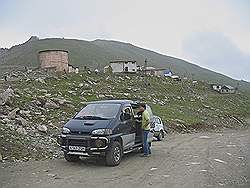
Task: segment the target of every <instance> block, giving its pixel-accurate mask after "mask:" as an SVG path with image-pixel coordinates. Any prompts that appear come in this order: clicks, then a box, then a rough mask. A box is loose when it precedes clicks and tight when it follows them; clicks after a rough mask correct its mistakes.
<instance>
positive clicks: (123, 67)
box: [110, 61, 137, 73]
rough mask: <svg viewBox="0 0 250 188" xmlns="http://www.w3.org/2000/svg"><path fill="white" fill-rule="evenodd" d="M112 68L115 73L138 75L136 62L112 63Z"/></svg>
mask: <svg viewBox="0 0 250 188" xmlns="http://www.w3.org/2000/svg"><path fill="white" fill-rule="evenodd" d="M110 66H111V68H112V72H113V73H121V72H124V73H136V72H137V66H136V61H111V62H110Z"/></svg>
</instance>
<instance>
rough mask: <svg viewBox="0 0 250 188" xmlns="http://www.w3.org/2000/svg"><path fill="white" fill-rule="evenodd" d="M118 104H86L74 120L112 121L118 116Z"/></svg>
mask: <svg viewBox="0 0 250 188" xmlns="http://www.w3.org/2000/svg"><path fill="white" fill-rule="evenodd" d="M120 106H121V105H120V104H104V103H103V104H101V103H99V104H98V103H96V104H88V105H87V106H86V107H85V108H83V109H82V110H81V111H80V112H79V113H78V114H77V115H76V116H75V117H74V119H100V120H104V119H112V118H115V116H116V115H117V114H118V112H119V109H120Z"/></svg>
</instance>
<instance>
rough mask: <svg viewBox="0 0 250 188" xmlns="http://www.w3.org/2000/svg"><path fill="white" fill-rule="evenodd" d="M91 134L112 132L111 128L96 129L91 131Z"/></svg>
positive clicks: (108, 133)
mask: <svg viewBox="0 0 250 188" xmlns="http://www.w3.org/2000/svg"><path fill="white" fill-rule="evenodd" d="M92 134H93V135H110V134H112V130H111V129H96V130H93V131H92Z"/></svg>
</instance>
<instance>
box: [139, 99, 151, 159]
mask: <svg viewBox="0 0 250 188" xmlns="http://www.w3.org/2000/svg"><path fill="white" fill-rule="evenodd" d="M139 112H140V113H142V132H143V133H142V134H143V152H144V154H143V155H142V156H143V157H147V156H149V154H151V149H150V146H149V143H148V134H149V131H150V117H149V113H148V111H147V110H146V104H144V103H141V104H140V105H139Z"/></svg>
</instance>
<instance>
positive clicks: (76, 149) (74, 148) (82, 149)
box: [69, 146, 85, 151]
mask: <svg viewBox="0 0 250 188" xmlns="http://www.w3.org/2000/svg"><path fill="white" fill-rule="evenodd" d="M69 150H74V151H85V147H83V146H69Z"/></svg>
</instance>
